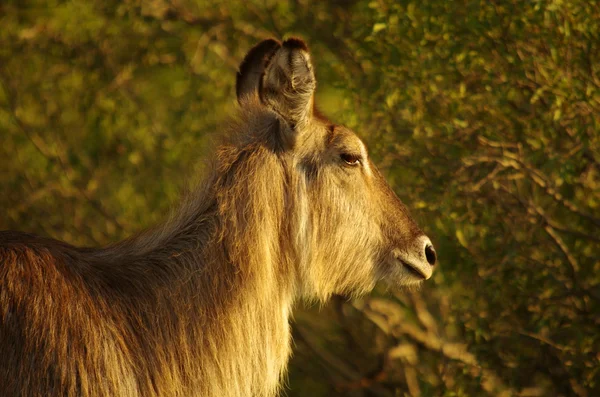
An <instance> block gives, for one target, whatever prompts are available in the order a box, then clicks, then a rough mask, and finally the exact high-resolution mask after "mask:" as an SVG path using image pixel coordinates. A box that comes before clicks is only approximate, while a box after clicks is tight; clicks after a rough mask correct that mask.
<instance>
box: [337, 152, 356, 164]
mask: <svg viewBox="0 0 600 397" xmlns="http://www.w3.org/2000/svg"><path fill="white" fill-rule="evenodd" d="M340 158H341V159H342V161H343V162H344V163H346V164H347V165H349V166H353V167H355V166H357V165H359V164H360V155H356V154H350V153H342V154H340Z"/></svg>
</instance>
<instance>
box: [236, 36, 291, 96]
mask: <svg viewBox="0 0 600 397" xmlns="http://www.w3.org/2000/svg"><path fill="white" fill-rule="evenodd" d="M279 47H281V43H280V42H279V41H277V40H275V39H266V40H263V41H261V42H260V43H258V44H257V45H255V46H254V47H252V49H251V50H250V51H248V54H246V56H245V57H244V60H243V61H242V63H240V67H239V70H238V72H237V76H236V93H237V96H238V98H240V97H241V96H242V95H243V94H244V93H246V94H247V93H248V92H249V91H250V90H251V89H254V88H256V87H257V86H258V80H259V78H260V74H261V73H262V71H263V69H264V66H265V63H267V62H268V59H269V57H270V56H272V54H273V53H274V52H275V51H276V50H277V49H278V48H279Z"/></svg>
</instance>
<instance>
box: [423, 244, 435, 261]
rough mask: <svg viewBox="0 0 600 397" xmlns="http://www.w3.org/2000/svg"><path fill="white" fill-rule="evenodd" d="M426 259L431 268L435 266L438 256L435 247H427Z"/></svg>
mask: <svg viewBox="0 0 600 397" xmlns="http://www.w3.org/2000/svg"><path fill="white" fill-rule="evenodd" d="M425 257H426V258H427V262H429V264H430V265H431V266H433V265H435V260H436V255H435V249H433V245H428V246H427V247H425Z"/></svg>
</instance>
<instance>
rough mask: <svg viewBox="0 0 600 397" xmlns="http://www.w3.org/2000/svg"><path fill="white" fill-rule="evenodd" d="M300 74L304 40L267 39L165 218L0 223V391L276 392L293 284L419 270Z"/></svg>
mask: <svg viewBox="0 0 600 397" xmlns="http://www.w3.org/2000/svg"><path fill="white" fill-rule="evenodd" d="M287 59H289V62H288V61H286V60H287ZM277 68H280V69H279V70H276V69H277ZM265 70H266V71H265ZM257 79H260V80H257ZM314 89H315V80H314V75H313V74H312V66H311V64H310V58H309V55H308V51H307V49H306V46H305V45H304V43H302V42H301V41H299V40H297V39H291V40H288V41H286V42H284V43H283V44H280V43H278V42H276V41H274V40H270V41H269V40H268V41H265V42H263V43H261V44H259V45H258V46H257V47H255V48H254V49H253V50H252V51H251V52H250V53H249V54H248V56H247V57H246V59H245V60H244V63H243V64H242V66H241V68H240V74H239V75H238V97H239V102H240V106H239V109H238V111H237V114H236V115H235V117H233V119H232V121H231V122H230V123H229V126H228V132H227V133H226V134H224V135H225V137H224V138H223V140H222V142H221V143H220V144H219V146H218V149H217V150H216V154H215V157H214V159H213V160H212V163H211V166H210V169H209V171H208V173H207V176H206V177H205V179H204V181H203V182H202V183H201V184H200V185H199V186H198V187H196V188H194V189H192V191H191V192H190V193H188V194H187V195H186V196H185V198H184V199H183V201H182V204H181V205H180V206H179V208H178V209H177V210H176V211H175V212H174V213H173V215H172V216H171V218H170V219H169V220H168V221H167V222H165V223H164V224H163V225H161V226H158V227H156V228H154V229H151V230H148V231H146V232H144V233H142V234H140V235H138V236H135V237H132V238H130V239H128V240H125V241H123V242H121V243H118V244H116V245H113V246H109V247H106V248H101V249H89V248H76V247H73V246H70V245H68V244H65V243H62V242H58V241H55V240H51V239H46V238H41V237H36V236H33V235H29V234H25V233H19V232H0V357H1V359H0V394H2V395H3V396H40V397H41V396H44V397H45V396H143V397H150V396H186V397H190V396H203V397H217V396H218V397H222V396H228V397H236V396H239V397H242V396H261V397H262V396H274V395H276V394H277V392H278V388H279V384H280V379H281V377H282V374H283V373H284V371H285V367H286V363H287V361H288V357H289V355H290V330H289V323H288V321H289V316H290V313H291V310H292V306H293V304H294V302H295V301H296V300H297V299H300V298H307V299H321V300H325V299H327V298H328V297H329V296H330V295H331V294H334V293H344V294H360V293H365V292H368V291H369V290H371V289H372V287H373V286H374V284H375V283H376V282H377V281H378V280H381V279H386V280H387V281H388V283H390V284H393V285H414V284H417V283H419V282H420V279H417V278H416V277H415V275H414V274H411V273H410V272H408V271H407V270H406V269H405V268H403V266H402V265H400V264H399V263H398V262H397V260H395V259H394V258H392V256H391V252H392V251H393V250H394V249H396V250H400V251H402V252H409V253H411V252H413V251H414V252H417V251H419V252H420V251H421V250H422V247H421V246H419V245H418V244H417V243H415V241H417V240H418V238H420V236H422V232H421V231H420V230H419V228H418V227H417V226H416V225H415V224H414V222H413V221H412V219H411V218H410V216H409V215H408V212H407V211H406V209H405V208H404V206H403V205H402V204H401V203H400V201H399V200H398V199H397V198H396V196H395V195H394V194H393V192H392V191H391V189H390V188H389V187H388V186H387V184H386V183H385V181H384V179H383V178H382V177H381V175H380V174H379V173H378V172H377V170H376V168H375V167H374V166H373V165H372V164H371V163H370V160H369V159H368V158H367V157H366V150H365V148H364V145H363V144H362V142H360V140H359V139H358V138H357V137H356V135H354V133H352V132H351V131H349V130H347V129H345V128H344V127H340V126H333V125H332V124H331V123H330V122H329V121H327V120H325V119H324V118H322V117H320V116H318V115H317V114H316V113H315V111H314V109H313V101H314V99H313V98H314V97H313V93H314ZM346 152H348V153H350V152H351V153H352V155H356V156H360V161H361V162H362V163H356V165H352V163H351V162H347V163H344V161H343V160H341V159H344V158H346V157H347V156H348V155H347V154H346ZM341 155H342V157H340V156H341ZM358 164H362V166H361V165H358ZM419 244H420V243H419ZM415 255H417V254H415ZM419 255H421V254H420V253H419Z"/></svg>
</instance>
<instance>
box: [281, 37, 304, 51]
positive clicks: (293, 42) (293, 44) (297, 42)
mask: <svg viewBox="0 0 600 397" xmlns="http://www.w3.org/2000/svg"><path fill="white" fill-rule="evenodd" d="M283 46H284V47H286V48H289V49H290V50H294V49H298V50H304V51H306V52H308V46H307V45H306V43H305V42H304V41H303V40H302V39H299V38H297V37H290V38H289V39H287V40H286V41H284V42H283Z"/></svg>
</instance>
